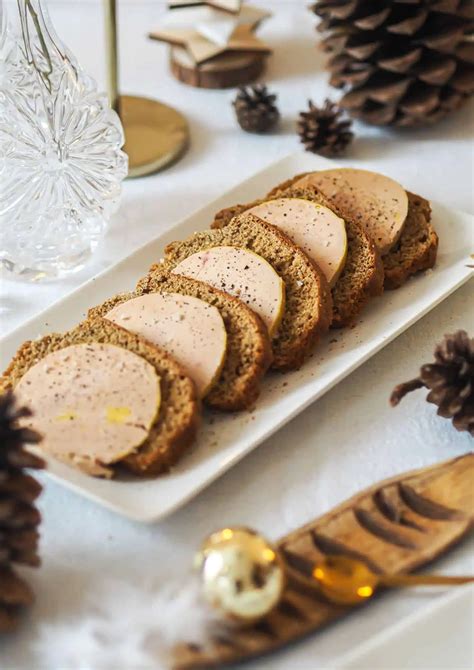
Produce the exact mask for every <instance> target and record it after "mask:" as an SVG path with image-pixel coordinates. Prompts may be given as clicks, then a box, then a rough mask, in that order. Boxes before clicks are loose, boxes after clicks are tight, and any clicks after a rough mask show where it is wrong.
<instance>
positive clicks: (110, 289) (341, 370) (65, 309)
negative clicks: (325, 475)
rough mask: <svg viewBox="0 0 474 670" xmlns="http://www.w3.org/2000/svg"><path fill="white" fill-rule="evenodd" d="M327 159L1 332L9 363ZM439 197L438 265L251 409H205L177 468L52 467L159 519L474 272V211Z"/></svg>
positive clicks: (281, 168) (279, 174)
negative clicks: (122, 475)
mask: <svg viewBox="0 0 474 670" xmlns="http://www.w3.org/2000/svg"><path fill="white" fill-rule="evenodd" d="M328 167H334V163H333V162H329V161H327V160H325V159H323V158H318V157H315V156H311V155H305V154H303V153H297V154H293V155H291V156H288V157H287V158H284V159H282V160H280V161H278V162H277V163H274V164H273V165H270V166H269V167H267V168H265V169H264V170H262V171H261V172H259V173H257V174H256V175H254V176H253V177H251V178H250V179H247V180H246V181H244V182H242V183H241V184H239V185H238V186H236V187H235V188H233V189H232V190H230V191H228V192H227V193H226V194H225V195H223V196H222V197H221V198H219V199H217V200H215V201H214V202H212V203H210V204H209V205H207V206H206V207H204V208H203V209H201V210H199V211H198V212H196V213H195V214H192V215H191V216H189V217H188V218H187V219H185V220H184V221H182V222H181V223H179V224H177V225H176V226H174V227H173V228H172V229H171V230H169V231H167V232H166V233H164V234H163V235H160V236H159V237H158V238H156V239H155V240H154V241H152V242H149V243H148V244H146V245H145V246H143V247H142V248H141V249H138V251H135V252H134V253H133V254H131V255H130V256H128V257H127V258H125V259H124V260H122V261H121V262H120V263H117V264H116V265H114V266H113V267H111V268H110V269H108V270H106V271H105V272H103V273H101V274H99V275H98V276H97V277H95V278H93V279H91V280H90V281H88V282H86V283H85V284H83V285H82V286H80V287H79V288H78V289H76V290H75V291H74V292H73V293H71V294H70V295H68V296H67V297H66V298H64V299H62V300H60V301H58V302H57V303H56V304H54V305H53V306H52V307H50V308H49V309H47V310H46V311H44V312H43V313H42V314H40V315H39V316H37V317H35V318H33V319H31V320H30V321H28V322H27V323H26V324H24V325H23V326H21V327H20V328H18V329H16V330H15V331H14V332H12V333H11V334H9V335H8V336H6V337H4V338H3V339H2V340H1V341H0V353H1V356H0V362H1V365H2V369H4V368H5V367H6V366H7V365H8V362H9V360H10V358H11V356H12V355H13V354H14V353H15V351H16V350H17V348H18V347H19V346H20V345H21V343H22V342H23V341H24V340H27V339H35V338H37V337H38V336H40V335H42V334H45V333H47V332H51V331H53V330H59V331H61V330H65V329H67V328H70V327H72V326H74V325H75V324H76V323H78V322H79V321H80V320H81V319H82V318H83V317H84V316H85V315H86V313H87V310H88V308H89V307H91V306H93V305H97V304H99V303H100V302H102V301H103V300H104V299H106V298H108V297H110V296H111V295H114V294H115V293H119V292H122V291H127V290H130V289H133V287H134V286H135V284H136V282H137V280H138V279H139V278H140V277H141V276H143V275H144V274H146V272H147V270H148V268H149V267H150V265H151V264H152V263H154V262H156V261H157V260H158V259H159V258H160V257H161V256H162V255H163V248H164V246H165V245H166V244H168V243H169V242H171V241H172V240H179V239H183V238H185V237H187V236H189V235H190V234H191V233H193V232H194V231H196V230H201V229H204V228H207V227H209V225H210V223H211V221H212V219H213V216H214V214H215V213H216V212H217V211H218V210H219V209H221V208H222V207H225V206H227V205H232V204H235V203H236V202H247V201H249V200H252V199H254V198H257V197H261V196H262V195H263V194H265V193H266V192H268V191H269V190H270V188H272V187H273V186H275V185H276V184H278V183H279V182H281V181H283V180H285V179H287V178H289V177H291V176H292V175H294V174H297V173H299V172H305V171H310V170H322V169H325V168H328ZM405 186H406V187H407V188H409V187H410V185H409V184H405ZM432 205H433V223H434V226H435V228H436V230H437V231H438V233H439V236H440V248H439V254H438V262H437V264H436V268H435V269H434V270H433V271H429V272H428V273H425V274H423V275H420V276H418V277H415V278H413V279H411V280H410V281H409V282H408V283H407V284H406V285H405V286H403V287H402V288H401V289H399V290H397V291H392V292H387V293H386V294H385V295H383V296H382V297H380V298H377V299H374V300H372V301H371V302H370V304H369V305H368V306H367V308H366V309H365V310H364V313H363V315H362V317H361V318H360V319H359V321H358V323H357V325H356V326H355V327H354V328H351V329H347V330H341V331H331V332H330V333H329V334H328V335H327V336H326V337H325V339H324V341H323V342H322V343H321V344H320V346H319V347H318V348H317V350H316V351H315V353H314V355H313V357H312V358H311V359H310V360H309V361H307V362H306V363H305V365H304V366H303V367H302V368H301V370H298V371H296V372H292V373H289V374H286V375H281V374H270V375H268V377H267V379H266V380H265V382H264V385H263V389H262V394H261V397H260V398H259V400H258V402H257V405H256V408H255V409H254V410H253V411H251V412H242V413H238V414H232V415H224V414H213V415H212V419H213V420H212V422H210V421H209V420H208V417H207V418H206V417H205V419H204V422H203V427H202V429H201V432H200V435H199V438H198V441H197V444H196V447H195V448H194V449H193V450H192V452H191V453H190V454H189V455H187V456H186V457H185V458H183V460H182V462H181V463H179V464H178V466H177V467H176V468H175V469H174V470H173V471H172V472H171V473H169V474H166V475H163V476H160V477H158V478H156V479H144V480H140V479H134V480H132V479H129V480H126V481H122V480H120V481H118V480H116V481H106V480H101V479H94V478H92V477H89V476H87V475H85V474H83V473H81V472H79V471H76V470H75V469H73V468H70V467H68V466H66V465H63V464H62V463H58V462H57V461H54V460H50V461H49V463H48V471H49V474H50V475H51V476H52V477H53V478H54V479H55V480H57V481H59V482H61V483H62V484H63V485H64V486H67V487H68V488H70V489H72V490H73V491H76V492H77V493H80V494H82V495H84V496H86V497H87V498H90V499H91V500H94V501H96V502H97V503H99V504H101V505H103V506H105V507H107V508H109V509H111V510H114V511H115V512H118V513H119V514H122V515H124V516H126V517H128V518H130V519H134V520H136V521H141V522H143V523H150V522H153V521H157V520H158V519H161V518H163V517H164V516H166V515H167V514H170V513H171V512H172V511H174V510H176V509H177V508H178V507H180V506H181V505H184V503H186V502H187V501H188V500H190V499H191V498H192V497H193V496H195V495H196V494H197V493H199V491H201V490H202V489H203V488H204V487H206V486H207V485H208V484H210V483H211V482H212V481H213V480H215V479H216V478H217V477H219V476H220V475H222V474H223V473H224V472H225V471H226V470H228V469H229V468H231V467H232V466H233V465H234V464H235V463H237V462H238V461H239V460H240V459H241V458H243V457H244V456H245V454H247V453H248V452H249V451H252V450H253V449H255V447H257V446H258V445H259V444H260V443H261V442H263V441H264V440H265V439H266V438H268V437H269V436H270V435H272V434H273V433H274V432H275V431H277V430H278V429H279V428H280V427H281V426H283V425H284V424H285V423H287V422H288V421H290V420H291V419H292V418H293V417H294V416H296V415H297V414H299V413H300V412H302V411H303V410H304V409H305V408H306V407H308V405H310V404H311V403H313V402H314V401H315V400H317V399H318V398H319V397H321V396H322V395H323V394H324V393H326V391H328V390H329V389H330V388H332V387H333V386H334V385H335V384H337V383H338V382H339V381H340V380H341V379H343V378H344V377H346V376H347V375H349V374H350V373H351V372H352V371H353V370H355V369H356V368H357V367H359V366H360V365H362V363H364V362H365V361H366V360H367V359H368V358H370V356H372V355H373V354H375V353H376V352H377V351H379V350H380V349H381V348H382V347H384V346H385V345H386V344H388V343H389V342H390V341H391V340H393V339H394V338H395V337H397V335H399V334H400V333H401V332H403V331H404V330H405V329H407V328H409V327H410V326H411V325H412V324H413V323H415V321H417V320H418V319H420V318H421V317H422V316H423V315H424V314H426V313H427V312H428V311H429V310H431V309H432V308H433V307H435V306H436V305H437V304H439V303H440V302H441V301H442V300H444V298H446V297H447V296H448V295H450V293H452V292H453V291H455V290H456V289H457V288H458V287H459V286H461V285H462V284H463V283H464V282H466V281H467V280H468V279H469V277H470V276H472V274H473V271H472V269H471V268H469V267H468V265H472V259H470V257H469V254H470V253H471V252H472V249H471V246H472V231H473V228H474V217H472V216H470V215H468V214H465V213H463V212H457V211H453V210H449V209H447V208H446V207H443V206H442V205H440V204H437V203H432Z"/></svg>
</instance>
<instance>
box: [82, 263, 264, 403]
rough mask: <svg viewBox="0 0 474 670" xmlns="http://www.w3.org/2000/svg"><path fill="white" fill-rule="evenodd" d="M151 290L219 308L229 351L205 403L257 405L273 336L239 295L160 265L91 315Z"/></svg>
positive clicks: (97, 308) (104, 312)
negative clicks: (170, 270) (169, 270)
mask: <svg viewBox="0 0 474 670" xmlns="http://www.w3.org/2000/svg"><path fill="white" fill-rule="evenodd" d="M148 293H179V294H181V295H188V296H192V297H194V298H198V299H199V300H203V301H204V302H206V303H208V304H209V305H213V306H214V307H216V308H217V309H218V310H219V312H220V314H221V316H222V319H223V321H224V325H225V329H226V332H227V351H226V356H225V360H224V364H223V366H222V370H221V372H220V375H219V377H218V379H217V380H216V381H215V383H214V385H213V386H212V388H211V389H210V391H209V392H208V393H207V395H206V396H205V398H204V402H205V403H206V404H207V405H209V406H210V407H213V408H214V409H219V410H223V411H230V412H231V411H237V410H243V409H247V408H249V407H251V406H252V405H254V403H255V401H256V400H257V398H258V396H259V394H260V386H261V382H262V379H263V377H264V375H265V373H266V371H267V370H268V368H269V366H270V364H271V362H272V358H273V356H272V349H271V343H270V338H269V336H268V332H267V330H266V328H265V326H264V324H263V322H262V320H261V319H260V317H259V316H258V315H257V314H255V312H253V311H252V310H251V309H249V308H248V307H247V305H245V304H244V303H243V302H241V301H240V300H239V299H238V298H234V297H232V296H230V295H228V294H227V293H224V292H223V291H219V290H218V289H215V288H213V287H212V286H209V285H208V284H204V283H203V282H200V281H196V280H195V279H190V278H188V277H183V276H181V275H177V274H171V273H169V272H166V271H165V270H163V267H162V266H161V265H160V264H158V265H156V266H153V267H152V268H151V270H150V272H149V273H148V274H147V275H146V276H145V277H143V278H142V279H140V281H139V282H138V284H137V287H136V289H135V291H134V292H132V293H123V294H120V295H116V296H114V297H113V298H110V299H109V300H106V301H105V302H104V303H102V305H100V306H98V307H94V308H92V309H91V310H90V312H89V316H91V317H98V316H100V317H105V316H106V314H107V313H108V312H109V311H110V310H111V309H112V308H113V307H115V306H116V305H117V304H119V303H122V302H126V301H127V300H131V299H132V298H135V297H137V296H140V295H145V294H148Z"/></svg>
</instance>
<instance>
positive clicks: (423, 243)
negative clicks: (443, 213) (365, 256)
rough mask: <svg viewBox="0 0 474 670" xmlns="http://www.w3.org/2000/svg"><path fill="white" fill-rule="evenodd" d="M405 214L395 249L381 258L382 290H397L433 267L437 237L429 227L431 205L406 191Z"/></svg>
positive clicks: (431, 227) (436, 249)
mask: <svg viewBox="0 0 474 670" xmlns="http://www.w3.org/2000/svg"><path fill="white" fill-rule="evenodd" d="M407 193H408V215H407V218H406V222H405V225H404V227H403V232H402V235H401V237H400V239H399V241H398V243H397V244H396V246H395V247H394V248H393V249H392V250H391V251H389V252H388V254H386V255H385V256H384V257H383V264H384V269H385V288H386V289H396V288H399V287H400V286H402V285H403V284H404V283H405V282H406V281H407V279H409V278H410V277H411V276H412V275H414V274H416V273H418V272H422V271H423V270H428V269H429V268H432V267H433V266H434V265H435V263H436V257H437V254H438V241H439V239H438V235H437V234H436V232H435V230H434V228H433V226H432V225H431V206H430V203H429V202H428V201H427V200H425V199H424V198H422V197H421V196H419V195H415V194H414V193H410V192H408V191H407Z"/></svg>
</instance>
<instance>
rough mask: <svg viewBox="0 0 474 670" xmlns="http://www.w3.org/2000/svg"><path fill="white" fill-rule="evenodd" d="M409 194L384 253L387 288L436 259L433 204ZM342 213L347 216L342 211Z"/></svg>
mask: <svg viewBox="0 0 474 670" xmlns="http://www.w3.org/2000/svg"><path fill="white" fill-rule="evenodd" d="M309 174H311V173H310V172H304V173H301V174H298V175H295V176H294V177H292V178H291V179H287V180H286V181H284V182H282V183H281V184H278V185H277V186H275V187H274V188H273V189H272V190H271V191H270V192H269V193H268V196H270V197H271V196H275V195H276V194H278V193H279V192H281V191H285V190H287V189H288V188H291V187H292V186H293V184H295V183H296V182H298V181H299V180H300V179H302V178H303V177H306V176H307V175H309ZM407 195H408V214H407V217H406V220H405V225H404V227H403V229H402V233H401V235H400V238H399V240H398V242H397V244H396V245H395V246H394V247H393V249H391V250H390V251H389V252H388V253H387V254H386V255H384V256H383V257H382V262H383V266H384V273H385V280H384V288H386V289H396V288H399V287H400V286H402V285H403V284H404V283H405V282H406V281H407V280H408V279H409V278H410V277H411V276H412V275H414V274H417V273H418V272H422V271H423V270H428V269H430V268H432V267H433V266H434V265H435V263H436V256H437V253H438V242H439V239H438V235H437V234H436V232H435V229H434V227H433V225H432V223H431V207H430V204H429V202H428V201H427V200H425V199H424V198H422V197H421V196H419V195H416V194H414V193H410V192H409V191H407ZM219 214H220V213H219ZM220 215H221V216H222V214H220ZM341 216H342V217H344V212H342V211H341Z"/></svg>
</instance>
